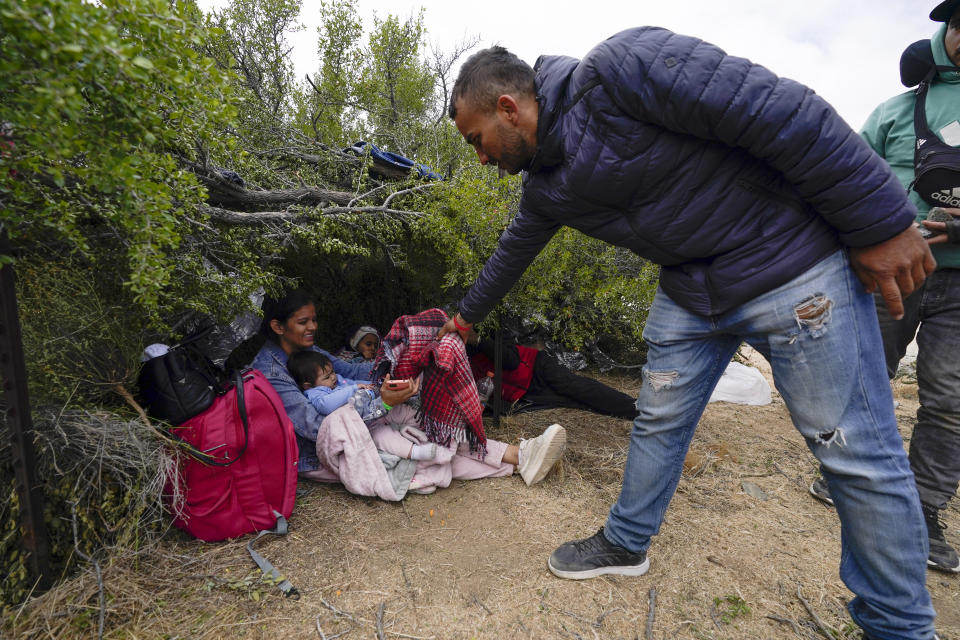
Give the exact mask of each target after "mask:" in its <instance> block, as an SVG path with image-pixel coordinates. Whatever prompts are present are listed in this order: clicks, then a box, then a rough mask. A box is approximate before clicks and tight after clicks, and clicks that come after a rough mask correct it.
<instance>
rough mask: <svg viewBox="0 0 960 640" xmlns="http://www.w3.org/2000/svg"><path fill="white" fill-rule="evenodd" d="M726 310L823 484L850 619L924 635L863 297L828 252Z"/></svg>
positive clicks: (874, 333) (898, 466)
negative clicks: (760, 363) (766, 367)
mask: <svg viewBox="0 0 960 640" xmlns="http://www.w3.org/2000/svg"><path fill="white" fill-rule="evenodd" d="M730 315H731V316H732V317H731V318H730V321H731V324H730V326H729V328H730V329H731V330H737V331H740V332H742V333H743V335H744V337H745V338H746V340H747V341H748V342H749V343H750V344H751V345H754V346H756V347H757V348H758V349H759V350H760V351H761V352H763V353H767V354H769V355H768V357H769V359H770V363H771V367H772V370H773V375H774V380H775V382H776V385H777V389H778V390H779V391H780V393H781V395H782V396H783V399H784V401H785V402H786V403H787V407H788V408H789V409H790V416H791V419H792V420H793V423H794V425H795V426H796V427H797V429H798V430H799V431H800V433H801V434H802V435H803V436H804V438H805V439H806V442H807V446H808V447H809V448H810V450H811V452H813V454H814V455H815V456H816V457H817V458H818V459H819V460H820V463H821V468H822V469H823V473H824V475H825V477H826V478H827V480H828V482H829V484H830V489H831V493H832V495H833V499H834V502H835V505H836V508H837V514H838V516H839V517H840V523H841V561H840V576H841V578H842V579H843V581H844V583H846V585H847V587H849V588H850V590H851V591H853V593H854V594H856V597H855V598H854V599H853V600H852V601H851V603H850V605H849V609H850V613H851V615H852V616H853V619H854V621H855V622H857V624H859V625H860V626H861V627H863V628H864V629H865V630H866V631H867V632H869V634H870V635H871V636H872V637H877V638H931V637H933V607H932V605H931V602H930V596H929V594H928V592H927V590H926V586H925V584H926V570H925V566H926V557H927V544H926V535H924V534H925V533H926V530H925V527H924V524H923V520H922V516H921V512H920V503H919V500H918V498H917V493H916V487H915V483H914V479H913V474H912V472H911V471H910V467H909V463H908V462H907V459H906V453H905V452H904V448H903V441H902V439H901V438H900V435H899V433H898V432H897V424H896V419H895V417H894V415H893V397H892V394H891V393H890V384H889V380H888V379H887V376H886V367H885V366H884V362H883V358H882V356H881V354H882V348H881V337H880V331H879V327H878V324H877V315H876V307H875V305H874V302H873V298H872V296H870V295H869V294H866V293H864V291H863V288H862V285H861V284H860V282H859V281H858V280H857V278H856V276H855V275H854V273H853V271H852V269H851V268H850V266H849V262H848V260H847V258H846V256H845V254H843V253H838V254H835V255H834V256H832V257H831V258H828V259H826V260H824V261H822V262H821V263H819V264H817V265H815V266H814V267H813V268H811V269H810V270H808V271H807V272H806V273H805V274H803V275H802V276H800V277H798V278H796V279H794V280H793V281H791V282H789V283H787V284H786V285H784V286H782V287H779V288H778V289H775V290H774V291H771V292H768V293H767V294H764V295H762V296H760V297H758V298H756V299H755V300H753V301H751V302H750V303H748V304H747V305H744V307H743V308H742V309H741V310H739V311H738V312H737V313H736V314H730ZM736 315H740V316H741V317H740V318H737V317H736ZM726 321H727V318H726V317H725V318H723V324H725V323H726Z"/></svg>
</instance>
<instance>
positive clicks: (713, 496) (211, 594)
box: [4, 378, 960, 640]
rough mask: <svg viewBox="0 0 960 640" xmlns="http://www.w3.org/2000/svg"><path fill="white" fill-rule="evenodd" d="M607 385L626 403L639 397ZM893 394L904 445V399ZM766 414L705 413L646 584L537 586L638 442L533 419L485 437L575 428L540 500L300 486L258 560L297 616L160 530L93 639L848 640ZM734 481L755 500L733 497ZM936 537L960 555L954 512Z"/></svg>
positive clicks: (79, 587) (62, 631)
mask: <svg viewBox="0 0 960 640" xmlns="http://www.w3.org/2000/svg"><path fill="white" fill-rule="evenodd" d="M608 381H611V382H614V383H615V384H616V385H617V386H619V387H621V388H623V389H624V390H625V391H627V392H634V391H636V387H635V385H636V381H635V380H632V379H612V378H610V379H608ZM895 393H896V395H897V397H898V399H899V400H900V401H901V406H900V408H899V409H898V410H897V416H898V419H899V421H900V426H901V432H902V433H903V434H904V436H905V437H908V436H909V433H910V428H911V425H912V416H913V415H914V412H915V410H916V386H915V385H911V384H899V385H897V386H896V387H895ZM774 398H775V399H774V403H773V404H771V405H769V406H766V407H746V406H737V405H728V404H711V405H709V407H708V409H707V412H706V414H705V415H704V417H703V420H702V421H701V424H700V427H699V429H698V431H697V435H696V437H695V440H694V443H693V447H692V453H691V458H690V459H688V465H687V468H686V470H685V473H684V478H683V480H682V481H681V483H680V487H679V489H678V491H677V494H676V496H675V497H674V499H673V502H672V503H671V506H670V510H669V511H668V513H667V519H666V522H665V523H664V525H663V527H662V529H661V531H660V534H659V535H658V536H657V537H656V538H655V539H654V543H653V546H652V547H651V570H650V572H649V573H648V574H647V575H646V576H644V577H642V578H625V577H603V578H598V579H594V580H588V581H582V582H576V581H566V580H560V579H557V578H555V577H553V576H552V575H551V574H550V573H549V571H548V570H547V568H546V558H547V556H548V555H549V554H550V552H551V551H552V550H553V549H554V548H555V547H556V546H557V545H558V544H559V543H561V542H563V541H566V540H569V539H571V538H577V537H585V536H588V535H591V534H592V533H594V532H595V531H596V529H597V528H598V527H599V526H601V525H602V524H603V522H604V520H605V518H606V514H607V510H608V509H609V506H610V504H611V503H612V502H613V501H614V500H615V499H616V497H617V493H618V491H619V487H620V481H621V478H622V472H623V463H624V460H625V456H626V446H627V435H628V433H629V428H630V424H629V423H628V422H626V421H622V420H616V419H611V418H601V417H598V416H594V415H592V414H588V413H583V412H578V411H570V410H554V411H544V412H538V413H530V414H523V415H519V416H513V417H508V418H505V419H503V421H502V424H501V425H500V427H498V428H494V427H492V425H488V433H489V435H490V436H491V437H495V438H498V439H501V440H507V441H514V440H516V438H518V437H521V436H524V437H525V436H529V435H534V434H536V433H538V432H539V431H541V430H542V429H543V428H544V427H545V426H547V425H549V424H550V423H551V422H560V423H561V424H563V425H564V426H565V427H566V428H567V430H568V437H569V449H568V453H567V454H566V456H565V458H564V461H563V463H562V466H561V467H559V468H558V470H557V471H556V472H555V473H553V474H551V476H550V477H548V478H547V480H546V481H544V482H543V483H542V484H540V485H537V486H535V487H530V488H528V487H526V486H525V485H524V484H523V482H522V481H521V480H520V479H519V477H516V476H514V477H513V478H501V479H491V480H481V481H473V482H459V483H455V484H454V486H452V487H450V488H448V489H446V490H441V491H438V492H437V493H435V494H433V495H428V496H416V495H414V496H410V497H408V498H407V499H406V500H405V501H404V502H403V503H400V504H391V503H386V502H382V501H379V500H375V499H369V498H362V497H357V496H353V495H350V494H348V493H346V492H345V491H344V490H343V489H342V488H339V487H337V486H325V485H317V484H307V483H304V484H303V485H302V486H301V490H302V492H303V494H302V495H301V496H300V497H299V499H298V504H297V508H296V510H295V512H294V516H293V518H292V519H291V532H290V535H289V536H288V538H287V539H286V540H274V539H271V540H269V541H267V542H264V543H262V549H263V551H264V554H265V555H266V556H267V557H268V558H270V559H271V560H272V561H273V563H274V564H275V565H276V566H277V567H278V569H280V570H281V571H282V572H284V573H285V574H286V576H287V577H288V578H289V579H290V581H291V582H293V584H294V585H295V586H296V587H297V588H298V589H299V590H300V592H301V593H302V597H301V598H300V600H298V601H293V600H288V599H284V598H282V597H280V596H279V595H278V592H277V591H276V590H275V589H273V588H272V587H271V586H270V585H267V584H263V583H261V582H259V580H257V579H256V574H254V573H252V572H251V568H252V565H251V563H250V560H249V557H248V556H247V555H246V552H245V550H244V544H245V543H246V539H243V540H240V541H237V542H230V543H225V544H215V545H214V544H203V543H199V542H196V541H192V540H188V539H186V538H185V537H184V536H183V535H182V534H180V533H179V532H171V533H170V534H168V536H167V538H166V539H165V540H164V542H163V543H162V544H161V545H159V546H158V547H156V548H154V549H153V550H152V551H151V552H150V553H149V554H142V555H141V556H139V557H137V558H133V557H129V558H125V557H117V558H111V559H109V560H107V561H104V562H102V565H103V580H104V585H105V587H106V591H107V593H108V602H107V616H106V629H107V633H106V634H105V636H104V637H108V638H175V637H178V638H223V637H232V638H260V637H284V638H332V637H334V636H335V635H336V634H340V633H343V634H344V635H343V636H341V637H344V638H348V639H349V638H371V637H382V638H436V639H457V638H462V639H464V640H466V639H470V638H536V639H540V638H570V639H577V638H582V639H594V638H623V639H630V640H633V639H634V638H644V639H645V638H658V639H659V638H685V639H686V638H691V639H694V638H716V639H718V640H719V639H723V638H809V639H812V638H818V637H820V638H822V637H824V636H823V632H822V629H823V628H826V627H829V629H831V630H833V632H835V634H836V637H838V638H851V639H854V638H859V631H858V630H856V629H855V628H854V627H853V626H852V625H851V623H850V621H849V617H848V616H847V614H846V611H845V609H844V602H845V601H846V600H847V599H848V598H849V597H850V594H849V592H848V591H847V590H846V588H845V587H844V585H843V584H842V583H841V582H840V580H839V578H838V576H837V563H838V560H839V534H840V529H839V523H838V521H837V518H836V515H835V514H834V513H833V510H832V509H830V508H828V507H825V506H824V505H822V504H820V503H819V502H817V501H816V500H814V499H812V498H811V497H810V495H809V494H808V493H807V486H808V485H809V483H810V481H811V480H812V479H813V477H814V474H815V471H816V461H815V460H814V458H813V457H812V456H811V455H810V453H809V452H808V451H807V449H806V447H805V445H804V443H803V441H802V439H801V438H800V436H799V435H798V434H797V433H796V431H795V430H794V429H793V426H792V425H791V424H790V421H789V417H788V415H787V412H786V410H785V408H784V406H783V403H782V401H781V400H780V399H779V397H778V396H776V394H775V396H774ZM744 482H750V483H753V484H754V485H756V486H758V487H759V488H760V489H761V490H762V491H763V492H764V494H765V495H766V496H767V499H766V500H761V499H758V498H755V497H752V496H750V495H748V494H747V493H745V492H744V490H743V483H744ZM946 521H947V523H948V524H949V526H950V528H949V529H948V530H947V532H946V533H947V536H948V540H950V541H951V542H952V543H953V544H954V545H960V537H958V531H960V513H958V511H957V508H956V507H953V508H952V509H951V510H949V511H948V512H947V513H946ZM928 586H929V588H930V590H931V592H932V594H933V596H934V600H935V604H936V606H937V609H938V612H939V614H940V617H939V618H938V628H939V630H940V632H941V635H942V637H944V638H947V639H949V638H953V639H954V640H957V639H960V605H958V604H957V603H958V602H960V578H958V577H956V576H950V575H944V574H938V573H934V572H930V573H928ZM97 591H98V588H97V584H96V579H95V577H94V576H93V573H92V571H91V572H87V573H85V574H83V575H81V576H79V577H77V578H75V579H73V580H70V581H68V582H66V583H64V584H62V585H61V586H60V587H58V588H57V589H55V590H54V591H51V592H49V593H47V594H45V595H43V596H42V597H40V598H37V599H35V600H33V601H32V602H30V603H29V604H28V605H27V606H26V607H24V608H23V610H22V611H19V612H17V611H14V612H11V615H10V616H9V617H8V619H7V621H6V624H5V625H4V631H5V633H7V634H8V635H9V637H11V638H31V639H32V638H45V637H47V638H90V637H96V623H95V620H96V616H97V613H98V612H97V611H96V609H97ZM652 591H653V592H654V602H655V606H654V609H653V623H652V625H651V626H650V634H649V635H648V620H649V615H650V602H651V592H652ZM801 597H802V598H803V600H801ZM804 601H805V602H806V605H804ZM812 614H815V615H816V617H817V618H818V619H819V621H820V624H819V625H818V623H817V622H816V621H815V620H814V617H813V615H812ZM14 616H18V618H17V619H16V621H12V618H13V617H14Z"/></svg>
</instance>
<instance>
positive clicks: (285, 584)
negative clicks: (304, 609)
mask: <svg viewBox="0 0 960 640" xmlns="http://www.w3.org/2000/svg"><path fill="white" fill-rule="evenodd" d="M273 516H274V517H275V518H276V519H277V526H276V528H274V529H269V530H266V531H261V532H260V533H258V534H257V537H256V538H254V539H253V540H251V541H250V542H248V543H247V552H248V553H249V554H250V557H251V558H253V561H254V562H255V563H257V566H258V567H260V571H262V572H263V573H264V575H268V576H270V577H271V578H273V579H274V580H276V581H279V584H278V585H277V588H278V589H280V591H282V592H283V595H285V596H286V597H288V598H293V599H294V600H299V599H300V592H299V591H297V588H296V587H295V586H293V585H292V584H290V581H289V580H287V579H286V578H284V577H283V576H282V575H281V574H280V572H279V571H277V569H276V567H274V566H273V565H272V564H270V561H269V560H267V559H266V558H264V557H263V556H262V555H260V553H259V552H257V551H256V550H255V549H254V548H253V545H254V544H255V543H256V542H257V540H259V539H260V538H262V537H263V536H265V535H267V534H268V533H269V534H273V535H275V536H285V535H287V519H286V518H284V517H283V515H282V514H280V513H278V512H277V511H276V510H274V512H273Z"/></svg>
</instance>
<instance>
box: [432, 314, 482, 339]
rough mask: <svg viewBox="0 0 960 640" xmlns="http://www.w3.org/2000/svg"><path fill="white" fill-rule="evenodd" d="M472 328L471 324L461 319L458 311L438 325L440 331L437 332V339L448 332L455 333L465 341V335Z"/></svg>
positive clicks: (467, 334)
mask: <svg viewBox="0 0 960 640" xmlns="http://www.w3.org/2000/svg"><path fill="white" fill-rule="evenodd" d="M472 329H473V325H472V324H470V323H469V322H467V321H466V320H464V319H463V316H461V315H460V314H459V313H455V314H453V317H452V318H450V319H449V320H447V322H446V323H445V324H444V325H443V326H442V327H440V331H438V332H437V340H439V339H440V338H442V337H443V336H445V335H447V334H448V333H455V334H457V335H458V336H460V339H461V340H463V341H464V342H466V341H467V337H468V336H469V335H470V331H471V330H472Z"/></svg>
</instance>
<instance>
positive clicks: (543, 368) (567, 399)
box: [523, 352, 637, 420]
mask: <svg viewBox="0 0 960 640" xmlns="http://www.w3.org/2000/svg"><path fill="white" fill-rule="evenodd" d="M523 397H524V399H526V400H530V401H531V402H536V403H537V404H544V405H548V406H556V407H569V408H572V409H583V410H584V411H593V412H594V413H599V414H602V415H607V416H614V417H617V418H624V419H626V420H633V418H634V417H635V416H636V415H637V408H636V400H635V399H634V398H632V397H631V396H628V395H627V394H625V393H623V392H622V391H618V390H616V389H614V388H613V387H609V386H607V385H605V384H603V383H602V382H600V381H599V380H594V379H593V378H589V377H587V376H578V375H577V374H575V373H574V372H572V371H570V370H569V369H567V368H566V367H564V366H563V365H561V364H560V363H558V362H557V361H556V360H554V359H553V358H551V357H550V356H548V355H547V354H545V353H542V352H541V353H539V354H537V359H536V360H535V361H534V363H533V377H532V378H531V379H530V387H529V389H527V392H526V393H525V394H524V396H523Z"/></svg>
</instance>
